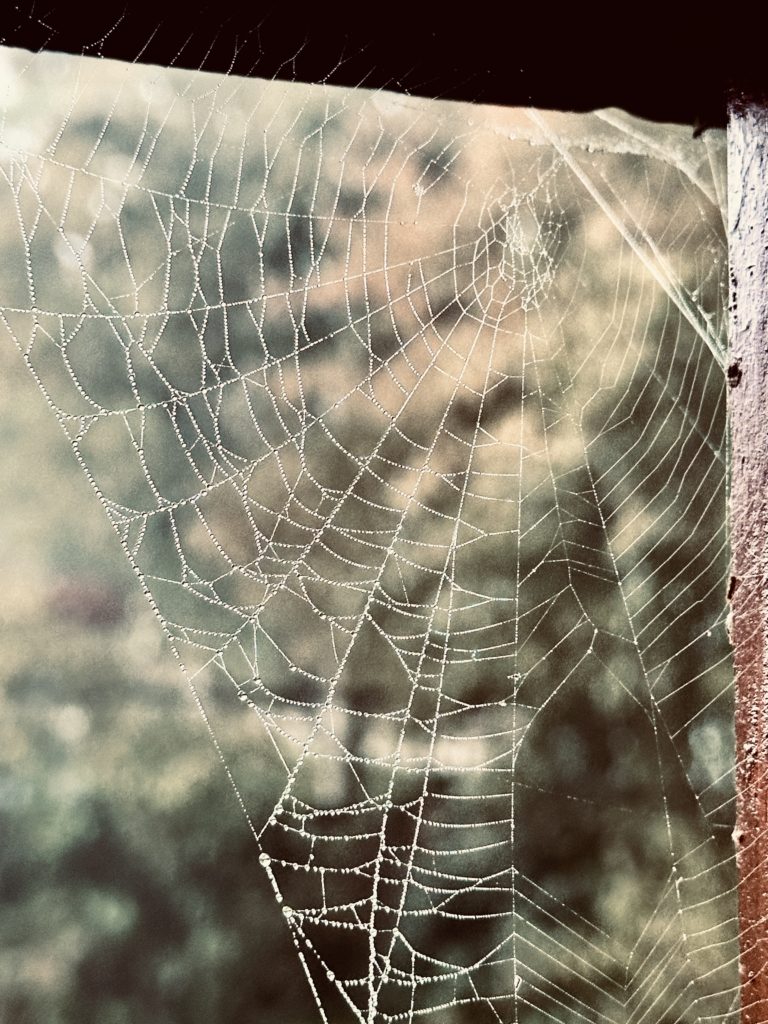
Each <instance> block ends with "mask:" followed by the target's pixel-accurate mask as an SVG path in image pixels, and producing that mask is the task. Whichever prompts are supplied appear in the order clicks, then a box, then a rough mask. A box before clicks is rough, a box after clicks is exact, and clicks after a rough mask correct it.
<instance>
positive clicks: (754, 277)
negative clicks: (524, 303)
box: [728, 100, 768, 1024]
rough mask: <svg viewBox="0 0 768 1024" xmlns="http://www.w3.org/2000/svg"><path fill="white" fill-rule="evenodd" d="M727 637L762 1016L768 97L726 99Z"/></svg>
mask: <svg viewBox="0 0 768 1024" xmlns="http://www.w3.org/2000/svg"><path fill="white" fill-rule="evenodd" d="M728 181H729V211H728V216H729V226H728V230H729V247H730V264H731V343H730V344H731V354H730V361H729V365H728V384H729V385H730V386H729V389H728V392H729V416H730V432H731V435H730V436H731V488H730V492H731V493H730V529H731V545H732V569H731V579H730V586H729V595H728V596H729V598H730V600H731V621H732V627H731V638H732V641H733V647H734V660H735V672H736V787H737V802H736V808H737V810H736V815H737V822H736V830H735V832H734V840H735V843H736V856H737V862H738V872H739V931H740V936H741V1007H742V1009H741V1014H742V1021H743V1024H765V1022H766V1021H768V285H767V284H766V282H768V104H766V103H763V102H760V101H756V100H735V101H733V102H732V103H731V106H730V110H729V124H728Z"/></svg>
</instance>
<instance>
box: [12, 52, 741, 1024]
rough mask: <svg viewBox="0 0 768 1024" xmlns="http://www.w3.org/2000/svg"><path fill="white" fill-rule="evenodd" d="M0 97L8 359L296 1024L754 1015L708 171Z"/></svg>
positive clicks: (69, 72) (713, 158) (53, 66)
mask: <svg viewBox="0 0 768 1024" xmlns="http://www.w3.org/2000/svg"><path fill="white" fill-rule="evenodd" d="M3 75H4V83H5V85H6V86H7V88H6V97H5V104H6V112H5V118H4V121H3V127H2V135H0V142H1V144H2V175H3V177H2V190H1V191H0V203H1V204H2V211H3V220H4V222H5V223H6V224H10V225H13V226H14V231H15V243H14V244H15V246H16V258H15V259H14V260H11V261H8V265H7V266H4V267H3V269H2V273H1V274H0V304H1V307H2V308H1V309H0V316H1V317H2V323H3V324H4V326H5V328H6V331H7V333H8V334H9V335H10V336H11V337H12V338H13V340H14V341H15V343H16V344H17V346H18V348H19V350H20V352H21V353H22V355H23V358H24V360H25V361H26V364H27V366H28V367H29V370H30V372H31V373H32V374H33V375H34V377H35V379H36V380H37V383H38V384H39V386H40V388H41V389H42V390H43V392H44V394H45V396H46V398H47V400H48V402H49V404H50V406H51V408H52V410H53V411H54V412H55V414H56V416H57V417H58V419H59V422H60V423H61V425H62V427H63V429H64V430H65V431H66V433H67V436H68V437H69V439H70V441H71V443H72V446H73V449H74V451H75V453H76V455H77V458H78V460H79V461H80V464H81V466H82V468H83V470H84V471H85V472H86V474H87V475H88V478H89V480H90V482H91V483H92V485H93V487H94V489H95V491H96V493H97V495H98V497H99V499H100V501H101V503H102V505H103V507H104V510H105V512H106V514H107V515H108V516H109V518H110V520H111V522H112V524H113V525H114V527H115V529H116V531H117V532H118V534H119V536H120V539H121V541H122V544H123V546H124V548H125V551H126V554H127V556H128V557H129V558H130V560H131V563H132V564H133V566H134V568H135V570H136V572H137V574H138V577H139V579H140V581H141V584H142V586H143V588H144V590H145V592H146V595H147V597H148V599H149V600H150V602H151V603H152V605H153V607H154V609H155V611H156V613H157V615H158V617H159V618H160V621H161V622H162V625H163V628H164V630H165V632H166V634H167V636H168V638H169V640H170V642H171V644H172V646H173V649H174V651H175V652H176V654H177V657H178V659H179V662H180V664H181V666H182V669H183V671H184V673H185V675H186V677H187V679H188V681H189V684H190V686H191V689H192V693H193V695H194V699H195V700H196V701H197V702H198V704H199V707H200V710H201V712H202V714H203V715H204V717H205V719H206V722H207V723H208V725H209V729H210V732H211V735H212V737H213V739H214V742H215V743H216V744H217V748H218V750H219V752H220V756H221V758H222V762H223V764H224V767H225V769H226V771H227V772H228V774H229V775H230V779H231V781H232V784H233V787H234V789H235V793H236V795H237V798H238V800H239V801H240V803H241V806H242V809H243V812H244V815H245V817H246V819H247V822H248V826H249V827H250V829H251V831H252V833H253V837H254V841H255V843H256V844H257V845H258V850H259V860H260V863H261V865H262V867H263V870H264V872H265V874H266V877H267V879H268V882H269V884H270V885H271V887H272V889H273V890H274V896H275V900H276V901H277V903H278V904H279V905H280V906H281V908H282V914H283V916H284V920H285V927H286V928H288V929H289V930H290V934H291V936H292V938H293V941H294V944H295V947H296V952H297V955H298V960H299V961H300V964H301V967H302V968H303V971H304V973H305V975H306V978H307V980H308V982H309V985H310V988H311V992H312V996H313V998H314V1001H315V1003H316V1006H317V1012H318V1015H319V1017H320V1018H321V1019H322V1020H324V1021H333V1022H335V1021H341V1020H356V1021H360V1022H368V1024H373V1022H384V1021H421V1020H424V1021H441V1022H444V1021H457V1022H458V1021H463V1020H469V1019H472V1020H473V1021H489V1022H500V1021H504V1022H507V1021H518V1020H523V1021H569V1022H571V1021H575V1020H588V1021H597V1020H600V1021H611V1022H620V1021H621V1022H632V1024H640V1022H647V1021H657V1022H665V1024H671V1022H673V1021H682V1020H685V1021H694V1020H696V1021H708V1020H713V1021H714V1020H717V1021H721V1020H734V1021H735V1020H736V1015H737V1008H738V994H737V982H738V975H737V942H736V939H737V935H736V914H735V871H734V863H733V856H732V846H731V842H730V833H731V829H732V827H733V821H732V818H733V781H732V771H733V760H734V758H733V750H732V737H731V701H732V678H731V662H730V653H729V648H728V643H727V636H726V631H725V583H724V577H725V572H726V565H727V558H726V556H727V551H726V534H725V511H724V509H725V484H726V464H725V449H724V428H725V413H724V375H723V359H724V357H723V353H724V345H725V340H724V338H725V299H724V296H725V287H726V246H725V240H724V233H723V224H722V206H723V199H722V193H723V175H724V171H723V152H722V139H721V138H720V137H718V136H717V135H716V134H715V135H713V134H712V133H708V134H707V135H706V136H704V138H703V139H700V140H695V141H694V140H692V139H690V138H689V133H686V132H685V131H683V130H682V129H676V128H672V127H666V128H664V129H661V128H657V127H654V126H649V125H646V124H643V123H642V122H639V121H636V120H634V119H630V118H629V117H627V116H625V115H622V114H620V113H619V112H617V111H606V112H602V113H600V114H597V115H589V116H586V115H585V116H578V117H576V116H568V117H566V116H564V115H556V114H552V113H548V112H535V111H516V110H500V109H494V108H483V107H471V106H466V105H460V104H449V103H441V102H436V101H421V100H413V99H410V98H406V97H397V96H393V95H388V94H383V93H369V92H365V91H362V90H350V91H347V90H339V89H334V88H330V87H324V86H313V87H307V86H303V85H299V84H290V83H269V82H259V81H242V80H239V79H236V78H226V77H224V78H219V77H215V76H209V75H202V74H190V73H185V72H179V71H167V70H158V69H147V68H139V67H133V66H131V67H123V66H121V65H111V64H109V63H108V62H95V61H90V60H85V59H82V60H80V59H74V58H63V57H57V56H54V55H36V56H34V57H32V56H31V55H29V54H20V53H16V52H12V51H7V52H6V53H5V55H4V71H3ZM19 82H25V83H27V84H26V86H25V88H26V89H27V90H29V91H31V93H32V96H33V99H34V102H30V101H29V99H27V100H25V102H24V105H23V106H24V109H23V110H22V109H21V108H20V101H19V99H18V96H19V95H21V90H20V87H19V86H18V83H19ZM233 723H235V724H234V725H233ZM244 736H245V738H246V740H247V743H248V744H250V746H249V747H248V749H250V750H251V751H252V757H251V759H250V761H249V760H246V759H244V758H243V757H242V756H240V755H239V754H238V757H237V759H236V763H235V759H234V758H233V756H231V755H230V753H229V746H228V744H231V745H232V746H233V749H234V747H235V746H237V745H238V744H239V745H240V746H242V744H243V742H244V740H243V737H244ZM238 749H239V747H238ZM267 757H269V758H270V759H271V760H270V767H269V769H268V770H267V769H266V768H265V763H266V758H267ZM265 787H266V788H267V789H269V787H272V788H271V789H269V793H270V795H269V808H270V810H268V811H267V812H266V813H264V814H262V813H261V812H260V811H259V808H260V806H261V803H260V798H259V794H260V793H262V792H263V790H264V788H265Z"/></svg>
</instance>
